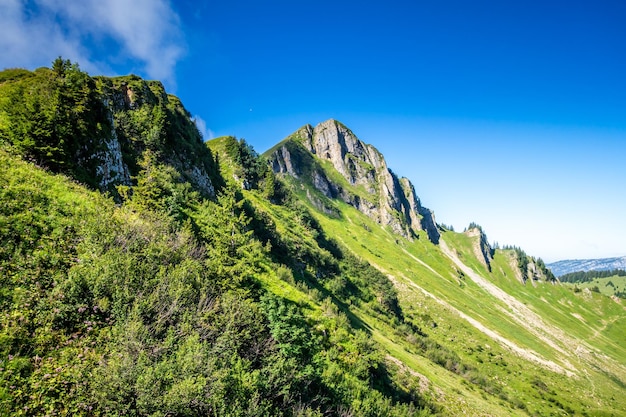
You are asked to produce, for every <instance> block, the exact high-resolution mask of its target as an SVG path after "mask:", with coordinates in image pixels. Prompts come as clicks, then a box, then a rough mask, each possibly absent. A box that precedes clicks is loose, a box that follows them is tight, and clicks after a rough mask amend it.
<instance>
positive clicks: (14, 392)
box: [0, 61, 626, 416]
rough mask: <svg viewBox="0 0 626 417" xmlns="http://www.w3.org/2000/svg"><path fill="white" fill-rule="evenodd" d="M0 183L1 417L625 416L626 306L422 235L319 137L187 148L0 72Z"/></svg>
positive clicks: (175, 137) (101, 95)
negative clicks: (259, 146)
mask: <svg viewBox="0 0 626 417" xmlns="http://www.w3.org/2000/svg"><path fill="white" fill-rule="evenodd" d="M25 92H27V94H26V93H25ZM70 93H71V94H70ZM50 97H53V98H54V99H53V100H52V99H50ZM64 123H65V124H64ZM63 126H65V127H66V128H62V127H63ZM67 126H75V127H72V129H69V128H67ZM68 129H69V130H68ZM0 163H1V165H2V167H3V169H2V170H1V171H0V184H1V188H0V190H1V191H0V199H1V203H2V204H0V237H1V239H2V246H1V247H0V271H2V274H1V279H2V287H1V288H2V292H1V294H0V308H1V309H2V311H1V312H0V351H1V356H0V361H1V364H0V367H1V368H2V370H1V373H0V378H1V379H0V414H2V415H86V416H101V415H102V416H109V415H110V416H112V415H134V416H148V415H176V416H186V415H194V416H195V415H198V416H200V415H219V416H261V415H263V416H269V415H272V416H275V415H284V416H415V415H421V416H426V415H441V416H444V415H492V416H501V415H507V416H508V415H519V416H525V415H562V414H569V415H588V416H596V415H607V416H609V415H626V399H625V398H624V396H623V392H624V388H625V387H626V361H625V360H624V358H626V339H625V334H626V332H624V331H623V330H624V328H625V326H626V310H625V309H624V305H623V303H624V301H621V300H612V299H610V298H608V297H605V296H602V295H600V294H597V293H595V292H592V291H586V292H583V291H579V292H576V291H574V290H573V289H570V288H568V287H566V286H563V285H561V284H559V283H558V282H555V281H554V280H553V279H552V278H551V274H550V273H549V271H547V270H546V268H545V265H543V262H542V261H541V260H540V259H535V258H533V257H532V256H528V255H526V254H525V253H524V252H523V251H522V250H521V249H518V248H511V249H494V248H491V247H490V246H489V244H488V243H487V242H488V240H487V238H486V234H485V232H484V231H483V230H482V228H480V227H479V226H478V225H471V227H468V230H467V231H466V232H464V233H455V232H452V231H449V230H446V229H445V228H442V227H440V226H438V225H437V223H436V222H435V219H434V217H433V215H432V213H431V212H430V210H428V209H427V208H425V207H424V206H422V204H421V201H420V200H419V198H418V197H417V196H416V194H415V189H414V187H413V185H412V184H411V182H410V181H409V180H408V179H401V178H397V177H396V176H395V174H394V173H393V172H392V171H391V170H389V168H388V167H387V164H386V162H385V160H384V157H383V156H382V155H381V154H380V152H378V151H377V150H376V149H375V148H374V147H373V146H371V145H366V144H364V143H363V142H361V141H360V140H359V139H358V138H357V137H356V135H355V134H354V133H353V132H351V131H350V130H349V129H348V128H347V127H346V126H344V125H342V124H341V123H339V122H337V121H334V120H330V121H327V122H324V123H321V124H320V125H318V126H315V127H313V126H310V125H306V126H305V127H303V128H302V129H300V130H299V131H298V132H295V133H294V134H293V135H291V136H290V137H289V138H287V139H285V140H283V141H282V142H280V143H278V144H277V145H276V146H275V147H274V148H272V149H271V150H270V151H268V153H266V154H265V155H264V156H260V155H258V154H257V153H256V152H255V151H254V149H253V148H252V147H251V146H250V145H249V144H247V143H246V142H245V141H243V140H238V139H236V138H234V137H224V138H218V139H215V140H212V141H210V142H208V143H207V144H204V143H202V141H201V138H200V136H199V134H198V132H197V129H195V126H194V125H193V122H192V121H191V119H190V118H189V114H188V113H187V112H186V111H185V110H184V107H183V106H182V104H181V103H180V101H179V100H178V99H177V98H176V97H174V96H171V95H169V94H167V93H166V92H165V91H164V90H163V89H162V85H161V84H160V83H158V82H151V81H144V80H141V79H139V78H137V77H134V76H129V77H117V78H106V77H89V76H88V75H87V74H85V73H82V72H81V71H80V70H79V68H78V67H77V66H75V65H71V64H69V63H68V62H63V61H60V62H55V65H54V66H53V68H52V69H39V70H37V71H34V72H30V71H25V70H8V71H5V72H2V73H0Z"/></svg>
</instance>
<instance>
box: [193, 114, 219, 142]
mask: <svg viewBox="0 0 626 417" xmlns="http://www.w3.org/2000/svg"><path fill="white" fill-rule="evenodd" d="M193 120H194V122H196V126H197V127H198V130H199V131H200V133H201V134H202V137H203V138H204V140H211V139H213V138H214V137H215V134H214V133H213V131H212V130H211V129H209V128H207V126H206V122H205V121H204V119H202V118H201V117H200V116H194V117H193Z"/></svg>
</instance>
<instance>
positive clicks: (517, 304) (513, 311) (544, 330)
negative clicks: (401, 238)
mask: <svg viewBox="0 0 626 417" xmlns="http://www.w3.org/2000/svg"><path fill="white" fill-rule="evenodd" d="M439 246H440V247H441V250H442V252H443V253H444V254H445V255H446V256H448V257H449V258H450V259H451V260H452V262H454V263H455V264H456V266H458V267H459V268H460V269H461V271H463V273H464V274H465V275H466V276H468V277H470V278H471V279H472V281H474V283H476V284H477V285H478V286H479V287H481V288H482V289H484V290H485V291H487V293H489V294H491V295H492V296H493V297H495V298H497V299H499V300H501V301H503V302H504V303H505V304H506V305H507V307H508V309H501V310H502V311H503V312H504V313H505V314H507V315H508V316H509V317H511V318H512V319H513V320H515V321H516V322H517V323H518V324H519V325H520V326H522V327H523V328H525V329H526V330H528V331H529V332H530V333H531V334H533V335H534V336H535V337H537V338H538V339H540V340H541V341H542V342H544V343H545V344H547V345H548V346H550V347H552V348H553V349H555V350H556V351H557V352H559V353H561V354H563V355H566V356H573V353H572V352H571V351H570V350H569V349H567V347H568V346H569V347H573V346H578V345H579V343H578V342H577V341H576V340H574V339H572V338H570V337H569V336H567V335H566V334H565V333H564V332H563V331H562V330H561V329H559V328H558V327H555V326H552V325H549V324H548V323H546V322H545V321H543V319H542V318H541V317H540V316H539V315H538V314H537V313H535V312H534V311H532V310H531V309H530V308H528V307H527V306H526V305H524V304H523V303H522V302H521V301H519V300H518V299H516V298H515V297H513V296H511V295H509V294H508V293H507V292H505V291H504V290H502V289H501V288H499V287H498V286H496V285H495V284H493V283H491V282H489V281H488V280H487V279H485V278H483V277H482V276H480V275H479V274H478V273H476V272H475V271H474V270H473V269H471V268H470V267H468V266H467V265H465V264H464V263H463V261H461V260H460V259H459V257H458V256H457V255H456V253H454V252H453V251H452V250H451V249H450V248H449V247H448V245H447V244H446V242H445V241H444V240H443V239H441V240H440V241H439ZM500 337H501V336H500ZM503 339H504V338H503ZM505 340H507V339H505ZM509 342H510V341H509ZM559 342H560V343H559ZM548 362H551V361H548ZM562 362H563V364H564V365H565V367H566V368H568V369H567V370H565V371H566V373H567V374H572V375H574V374H573V371H576V368H575V367H574V366H573V365H572V364H571V363H570V362H569V361H567V360H566V359H562ZM552 363H553V362H552Z"/></svg>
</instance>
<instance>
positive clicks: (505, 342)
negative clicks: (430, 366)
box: [375, 265, 575, 376]
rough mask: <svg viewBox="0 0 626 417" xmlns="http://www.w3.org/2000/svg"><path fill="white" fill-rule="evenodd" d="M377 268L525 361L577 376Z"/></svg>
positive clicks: (421, 289)
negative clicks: (417, 291) (450, 312)
mask: <svg viewBox="0 0 626 417" xmlns="http://www.w3.org/2000/svg"><path fill="white" fill-rule="evenodd" d="M375 266H376V267H377V268H379V269H380V270H381V271H382V272H383V273H385V274H386V275H387V277H388V278H389V279H390V280H391V282H393V283H394V285H396V286H400V285H406V284H409V285H410V286H411V287H413V288H415V289H417V290H419V291H421V292H422V293H423V294H424V295H426V296H427V297H430V298H432V299H433V300H435V302H437V303H438V304H440V305H441V306H443V307H444V308H446V309H448V310H450V311H452V312H453V313H455V314H457V315H458V316H459V317H461V318H462V319H464V320H465V321H467V322H468V323H470V324H471V325H472V326H474V327H475V328H476V329H478V330H479V331H481V332H482V333H484V334H486V335H487V336H489V337H491V338H492V339H493V340H495V341H496V342H498V343H500V344H501V345H502V346H504V347H505V348H507V349H509V350H510V351H512V352H513V353H515V354H517V355H518V356H521V357H522V358H524V359H526V360H528V361H531V362H534V363H536V364H538V365H540V366H543V367H544V368H547V369H549V370H551V371H553V372H557V373H560V374H564V375H567V376H575V374H574V373H573V372H571V371H569V370H567V369H565V368H563V367H562V366H561V365H558V364H557V363H555V362H552V361H551V360H548V359H545V358H542V357H541V356H540V355H539V354H538V353H536V352H534V351H532V350H529V349H524V348H522V347H520V346H518V345H516V344H515V343H513V342H512V341H510V340H509V339H507V338H505V337H503V336H501V335H499V334H498V333H497V332H496V331H494V330H491V329H489V328H488V327H487V326H485V325H484V324H482V323H481V322H479V321H478V320H476V319H474V318H473V317H470V316H468V315H467V314H465V313H463V312H462V311H460V310H459V309H457V308H456V307H454V306H452V305H451V304H450V303H448V302H447V301H444V300H442V299H441V298H438V297H437V296H435V295H434V294H432V293H430V292H429V291H427V290H425V289H424V288H422V287H420V286H419V285H417V284H416V283H414V282H413V281H412V280H410V279H408V278H406V277H404V279H405V284H400V283H399V282H398V280H397V279H396V277H394V276H393V275H390V274H389V273H387V272H386V271H384V270H383V269H381V268H380V267H378V266H377V265H375Z"/></svg>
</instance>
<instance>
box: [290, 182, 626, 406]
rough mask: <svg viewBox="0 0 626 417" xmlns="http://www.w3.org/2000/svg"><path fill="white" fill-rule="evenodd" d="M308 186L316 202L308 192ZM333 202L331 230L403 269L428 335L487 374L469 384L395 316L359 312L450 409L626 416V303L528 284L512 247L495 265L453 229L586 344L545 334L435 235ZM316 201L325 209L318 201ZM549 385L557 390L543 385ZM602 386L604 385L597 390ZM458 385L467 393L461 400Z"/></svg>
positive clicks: (389, 270)
mask: <svg viewBox="0 0 626 417" xmlns="http://www.w3.org/2000/svg"><path fill="white" fill-rule="evenodd" d="M298 192H299V194H300V196H301V197H302V199H303V200H304V201H307V198H306V191H305V190H303V189H300V190H299V191H298ZM330 204H332V205H333V206H334V208H335V209H336V210H337V211H338V212H339V213H340V215H339V216H326V215H324V214H322V213H319V212H316V213H317V214H316V217H317V219H318V221H319V222H320V224H321V225H322V226H323V228H324V230H326V231H327V233H328V234H329V235H330V236H333V237H334V238H335V239H337V240H338V241H340V242H341V243H342V244H344V245H345V246H347V247H349V248H350V249H351V250H352V251H353V252H354V253H355V254H356V255H358V256H359V257H361V258H363V259H366V260H367V261H369V262H370V263H371V264H372V265H375V266H376V267H377V268H379V269H380V270H381V271H383V272H384V273H386V274H387V275H389V276H391V277H393V279H394V281H395V282H396V288H397V289H398V290H399V294H400V295H399V296H400V300H401V305H402V308H403V311H404V313H405V315H406V316H408V317H410V318H412V319H414V320H416V321H418V322H419V325H420V327H422V329H423V330H424V332H425V333H426V334H427V336H428V338H430V339H432V340H433V341H435V342H437V343H438V344H440V345H441V346H442V347H444V348H446V349H449V350H450V351H453V352H455V353H456V354H457V355H458V357H459V358H460V361H461V362H463V363H465V364H467V365H471V366H472V367H474V368H475V369H476V371H475V372H476V373H477V374H478V376H482V379H481V378H478V380H477V382H476V383H471V382H468V379H464V378H463V376H462V375H457V374H454V373H451V372H449V371H447V370H445V369H443V368H441V367H440V366H438V365H436V364H434V363H433V362H432V361H430V360H429V359H427V358H426V357H425V356H423V355H424V352H419V351H418V350H416V349H415V347H414V346H412V345H411V343H409V342H408V341H407V340H406V338H405V337H401V336H398V335H396V334H395V333H397V332H396V331H395V330H394V329H393V328H390V327H389V326H388V325H387V324H385V323H382V322H380V320H377V319H376V318H375V317H372V316H369V315H368V314H367V313H364V312H362V311H360V312H358V313H357V315H358V316H359V317H360V319H361V320H362V321H363V322H365V323H367V324H368V326H369V327H370V328H371V329H372V335H373V337H374V339H375V340H376V341H377V342H378V343H380V344H381V345H382V346H383V347H384V348H385V349H386V350H387V352H388V353H389V354H390V355H391V356H393V357H395V358H397V359H399V360H400V361H402V362H403V363H404V364H405V365H406V366H407V367H409V368H410V369H411V370H413V371H414V372H418V373H420V374H422V375H424V376H426V378H428V380H429V381H430V382H431V384H432V386H431V388H432V387H439V388H440V389H441V390H442V391H443V392H444V393H445V394H446V404H448V405H447V406H446V407H448V408H447V409H446V412H447V413H449V414H451V415H455V414H460V413H461V412H462V410H463V407H464V406H469V404H471V407H470V409H471V410H474V411H473V412H477V410H480V411H478V412H479V413H485V414H491V415H515V413H518V414H520V415H526V414H527V413H528V414H531V415H533V414H537V415H548V414H550V413H554V412H555V410H561V411H565V412H566V413H570V414H580V415H584V414H585V413H586V414H588V415H596V414H602V413H604V412H606V413H609V412H612V413H615V414H616V415H626V399H625V398H623V395H622V394H623V389H624V381H626V343H624V336H623V335H624V331H623V329H624V324H625V323H626V313H625V311H624V306H623V304H621V303H617V302H615V301H613V300H611V299H609V298H608V297H603V296H601V295H600V294H596V293H582V292H581V293H575V292H574V291H573V290H572V289H571V288H568V287H567V286H565V285H560V284H550V283H546V282H535V283H534V284H533V283H531V282H527V283H526V285H523V284H522V283H521V282H520V281H519V280H518V278H517V274H516V272H515V271H514V269H513V266H512V265H513V262H512V258H513V256H514V255H513V254H512V252H510V251H497V252H496V254H495V257H494V259H493V260H492V263H491V266H492V271H491V272H489V271H488V270H487V268H486V267H485V265H484V264H483V263H481V262H480V261H479V260H478V258H477V257H476V255H475V253H474V245H475V244H476V242H474V239H478V237H475V238H471V237H469V236H467V235H465V234H462V233H454V232H445V233H444V234H443V239H444V240H445V242H446V243H447V244H448V246H449V247H451V248H452V250H454V251H455V253H456V254H457V256H458V257H459V258H460V260H461V261H462V262H463V263H464V264H465V265H467V266H468V267H470V268H471V269H472V270H473V271H475V272H476V273H478V274H479V275H480V276H482V277H483V278H485V279H486V280H487V281H488V282H489V283H491V284H494V285H495V286H497V287H498V288H500V289H501V290H502V291H503V292H504V293H506V294H508V295H511V296H513V297H515V298H516V299H517V300H519V301H520V302H521V304H523V305H524V306H525V307H526V308H527V309H528V310H529V311H530V312H532V313H535V314H537V315H538V316H540V317H541V320H542V321H543V322H544V323H545V326H547V328H548V329H550V328H552V327H556V328H558V329H561V330H562V331H563V332H564V334H566V335H567V336H568V337H569V338H570V339H568V340H569V341H573V342H574V343H576V344H577V346H571V345H569V344H568V343H567V342H566V341H562V340H559V338H558V337H556V336H554V335H551V334H547V333H545V332H544V333H545V334H536V333H535V332H534V331H532V329H529V328H528V327H527V326H525V325H524V323H523V317H522V320H514V319H512V318H511V316H510V314H508V313H507V311H510V309H511V306H509V305H508V304H507V303H506V301H504V300H501V299H498V298H497V297H494V296H493V295H491V294H489V293H487V292H486V291H485V290H484V289H483V288H482V287H481V286H479V285H477V284H476V283H475V282H474V281H473V280H471V279H470V278H469V277H467V276H464V275H463V274H462V273H460V272H461V271H459V268H457V266H456V265H454V264H453V262H452V261H451V260H450V259H449V258H448V257H447V256H445V255H444V254H443V253H442V252H441V250H439V249H438V248H437V247H436V246H435V245H433V244H432V243H431V242H430V241H428V239H427V237H426V235H425V234H420V235H419V238H418V239H415V240H413V241H409V240H406V239H404V238H401V237H398V236H396V235H394V234H392V233H391V232H390V231H389V230H386V229H384V228H381V227H380V226H379V225H377V224H376V223H375V222H374V221H372V220H371V219H369V218H368V217H367V216H365V215H363V214H362V213H360V212H358V211H357V210H356V209H354V208H352V207H351V206H349V205H347V204H345V203H343V202H341V201H332V202H330ZM311 209H312V210H313V211H314V212H315V210H314V207H313V206H311ZM614 281H615V280H614ZM614 283H615V284H617V283H616V282H614ZM423 290H425V291H426V292H427V293H429V294H431V295H432V297H431V296H429V295H426V293H425V292H424V291H423ZM585 294H587V295H585ZM433 297H434V298H433ZM451 306H453V307H451ZM458 312H461V313H462V314H466V315H468V316H469V317H472V318H473V319H475V320H477V321H478V322H480V323H482V324H483V325H485V326H486V327H487V328H489V329H491V330H493V331H495V332H496V333H497V334H499V335H500V336H502V337H504V338H506V339H508V340H510V341H511V342H513V343H514V344H516V345H517V346H519V347H520V348H522V349H525V350H529V351H531V352H534V353H535V354H536V355H537V356H538V357H540V358H544V359H546V360H549V361H552V362H555V363H556V364H560V365H561V366H563V367H565V368H572V369H573V370H574V373H575V376H574V377H573V378H565V377H564V375H562V374H560V373H557V372H553V371H550V370H548V369H546V368H545V367H544V366H542V365H540V364H537V363H534V362H529V361H527V360H525V359H523V358H522V357H520V356H519V355H518V354H516V353H514V352H512V351H511V350H510V349H509V348H507V347H506V346H501V345H500V344H499V343H498V342H497V341H495V340H494V339H492V338H491V337H489V336H488V335H486V334H484V333H482V332H481V331H479V330H478V329H476V328H475V327H473V326H472V325H470V323H468V322H467V321H466V320H464V319H463V318H461V317H460V316H459V313H458ZM433 323H435V325H436V327H433V326H435V325H433ZM536 331H539V332H540V333H541V332H543V331H541V330H536ZM548 341H550V343H548ZM578 346H581V349H582V348H584V349H586V350H585V352H588V353H587V354H586V356H584V357H583V356H580V355H579V354H578V353H579V352H580V349H579V350H578V351H577V348H578ZM577 352H578V353H577ZM602 355H606V357H604V356H602ZM484 378H486V381H485V379H484ZM470 379H471V377H470ZM482 384H486V387H487V388H484V387H482ZM494 384H495V385H494ZM544 386H545V387H547V388H546V389H543V387H544ZM493 387H498V388H493ZM592 387H595V389H594V390H593V391H592V393H591V394H589V390H590V389H591V388H592ZM489 391H491V392H489ZM452 393H456V395H457V396H458V397H457V398H458V399H461V398H462V400H459V401H454V400H451V398H450V397H454V394H452ZM494 397H495V398H494ZM504 410H506V411H504Z"/></svg>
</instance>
